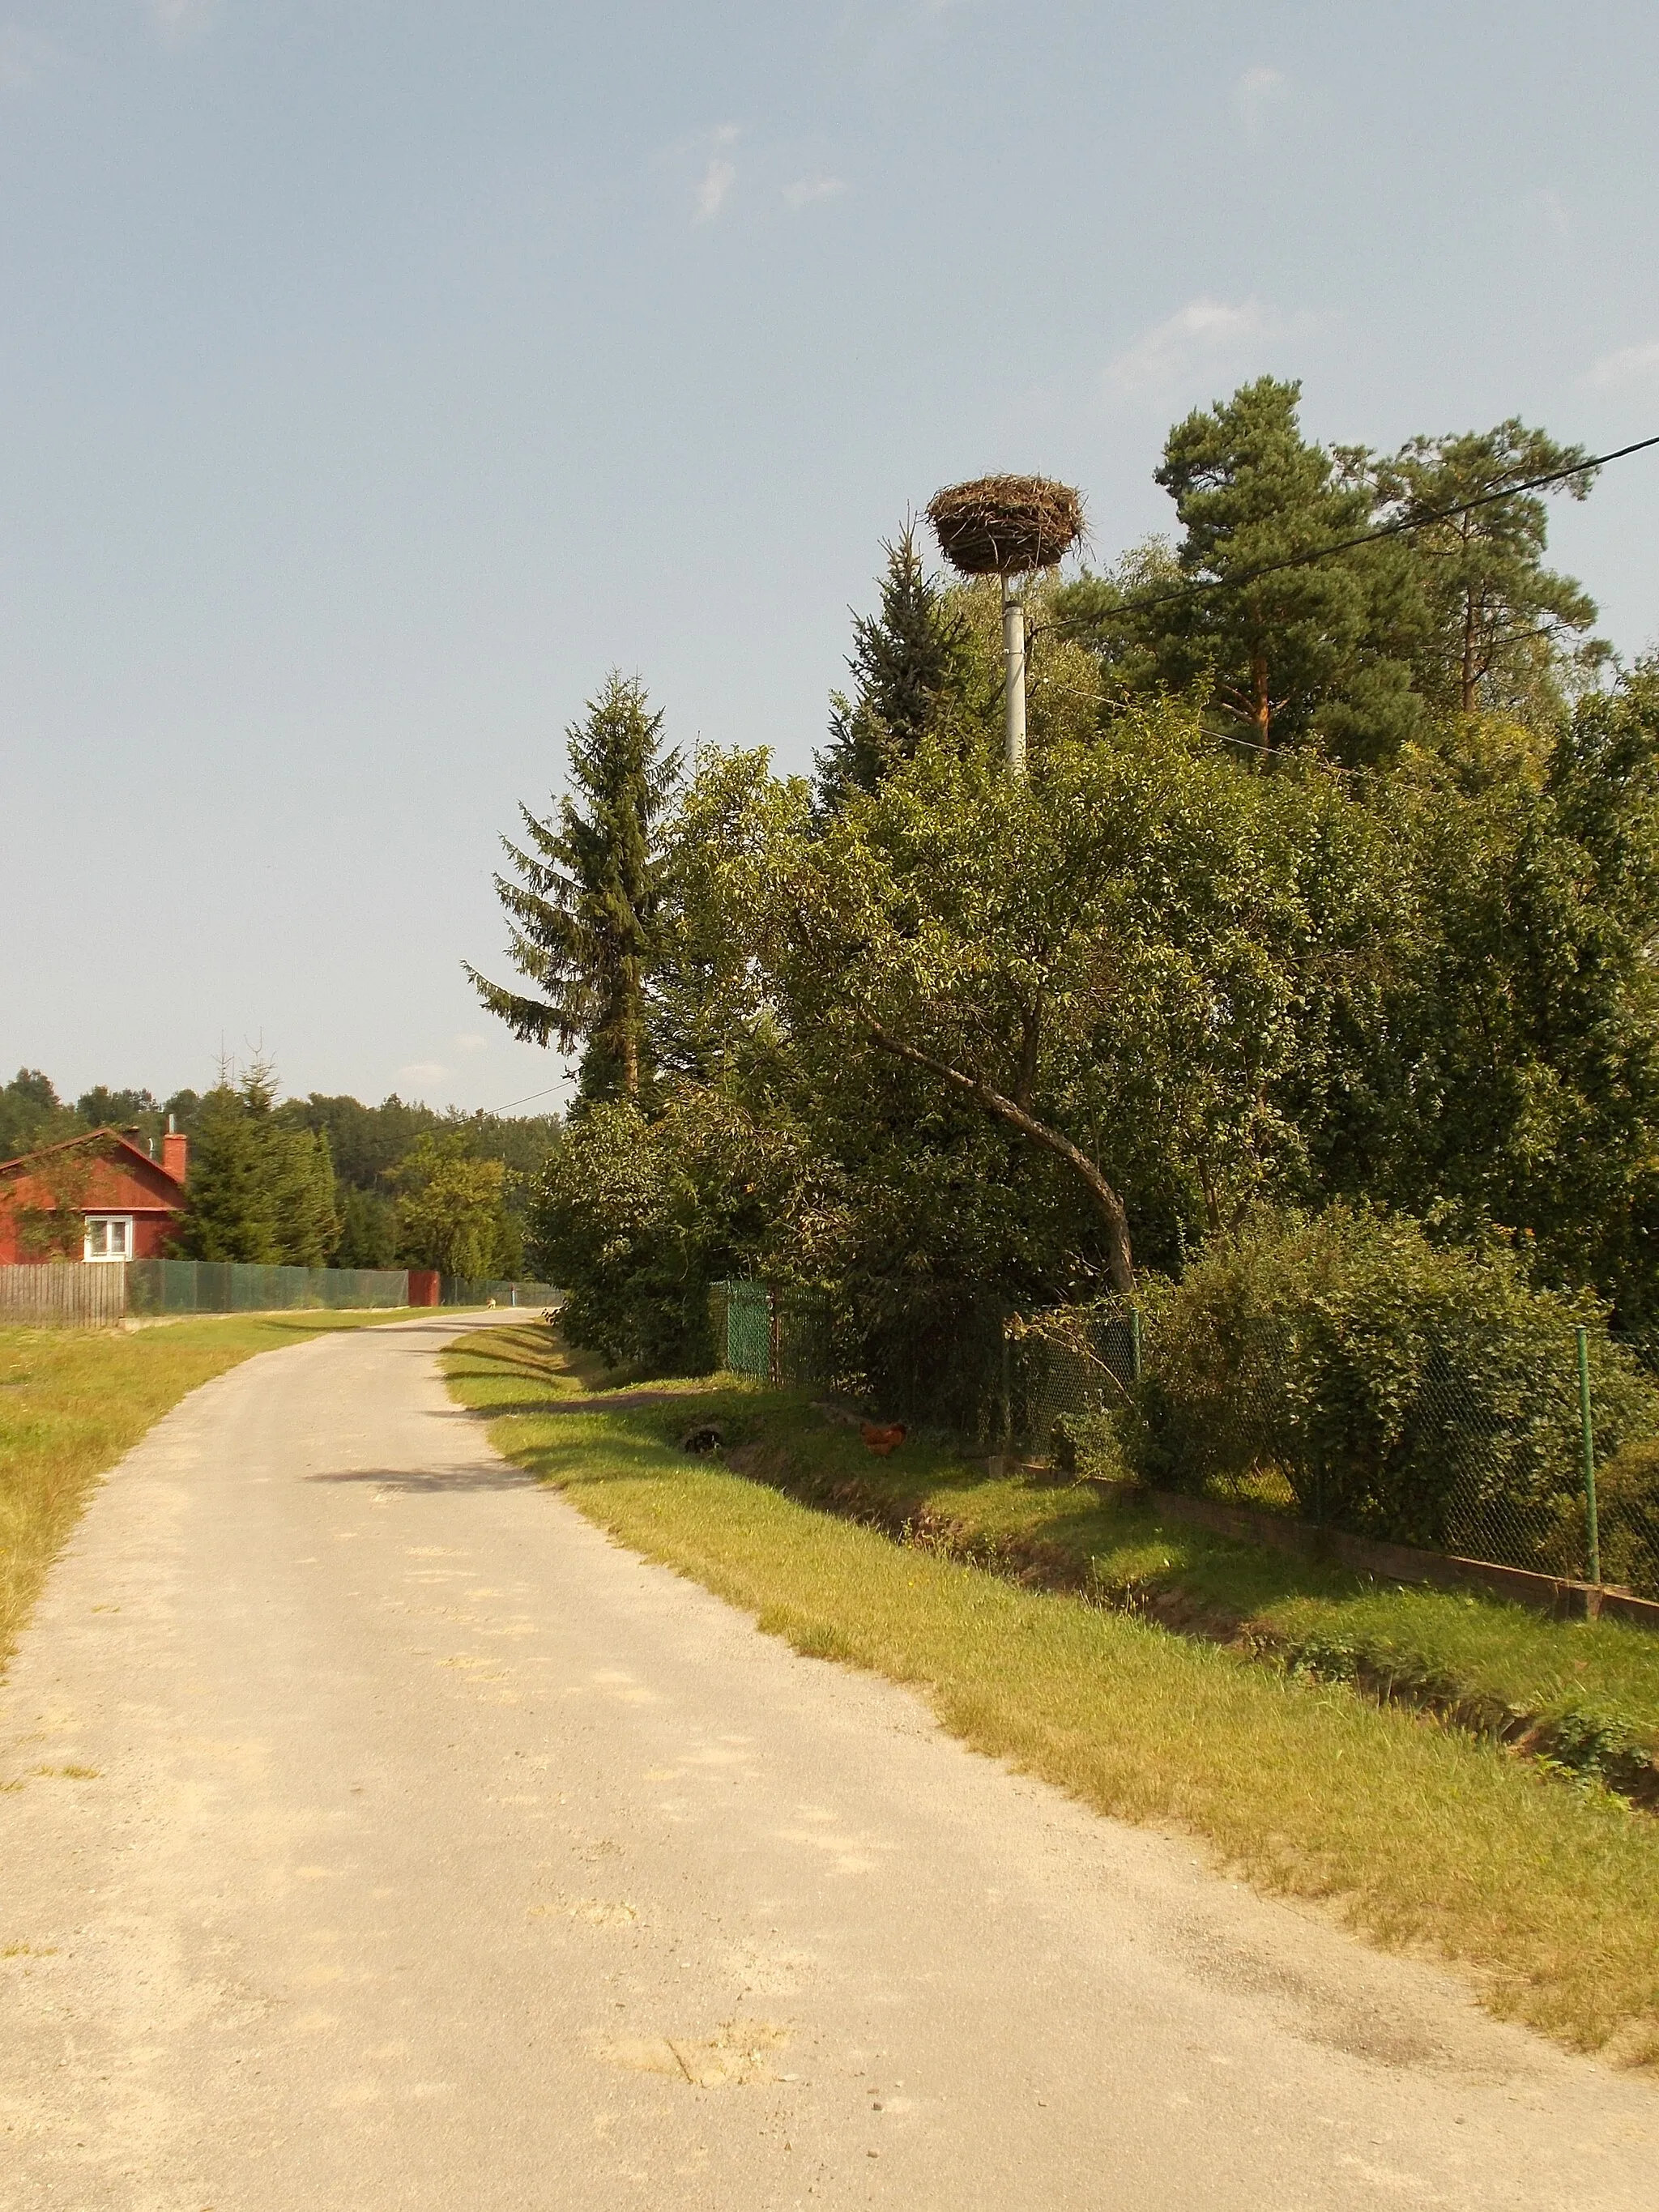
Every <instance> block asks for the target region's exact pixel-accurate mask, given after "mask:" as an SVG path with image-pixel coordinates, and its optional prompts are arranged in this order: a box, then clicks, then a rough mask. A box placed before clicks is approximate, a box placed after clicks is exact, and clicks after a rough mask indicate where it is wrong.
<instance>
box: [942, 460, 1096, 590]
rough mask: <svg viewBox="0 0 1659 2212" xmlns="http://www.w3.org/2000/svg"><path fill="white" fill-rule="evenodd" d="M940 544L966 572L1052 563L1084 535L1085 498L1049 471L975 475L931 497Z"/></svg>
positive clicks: (1001, 572)
mask: <svg viewBox="0 0 1659 2212" xmlns="http://www.w3.org/2000/svg"><path fill="white" fill-rule="evenodd" d="M927 520H929V521H930V522H931V523H932V524H933V534H934V536H935V537H936V538H938V539H939V550H940V551H941V552H942V553H943V554H944V556H945V559H946V560H947V561H948V562H950V563H951V567H952V568H957V569H960V570H961V572H962V574H963V575H964V576H1024V575H1029V574H1030V572H1031V570H1032V569H1034V568H1053V567H1054V565H1055V563H1056V562H1060V561H1063V560H1064V559H1065V557H1066V554H1067V553H1069V552H1070V551H1071V550H1072V548H1073V545H1075V544H1077V541H1078V539H1079V538H1080V537H1081V536H1082V535H1083V501H1081V500H1080V499H1079V497H1078V495H1077V494H1076V493H1075V492H1074V491H1073V489H1072V487H1071V486H1070V484H1063V483H1054V480H1053V478H1052V477H975V479H974V481H973V482H972V483H959V484H947V485H946V486H945V489H944V490H943V491H941V492H935V494H934V495H933V498H932V499H931V500H930V501H928V503H927Z"/></svg>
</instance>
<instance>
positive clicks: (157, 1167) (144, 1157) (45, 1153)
mask: <svg viewBox="0 0 1659 2212" xmlns="http://www.w3.org/2000/svg"><path fill="white" fill-rule="evenodd" d="M111 1139H113V1141H114V1143H115V1144H116V1145H117V1146H118V1147H119V1149H120V1150H121V1151H122V1152H125V1153H127V1154H128V1155H129V1156H130V1157H131V1159H132V1160H133V1162H134V1163H135V1164H137V1166H139V1167H143V1168H148V1169H149V1170H150V1171H151V1172H152V1173H153V1174H155V1175H158V1176H165V1177H166V1179H167V1182H169V1183H171V1184H172V1185H173V1188H175V1189H177V1190H179V1191H182V1190H183V1189H184V1185H183V1183H181V1182H179V1178H178V1176H175V1175H172V1174H169V1173H168V1170H167V1169H166V1168H164V1167H163V1166H162V1165H161V1162H160V1160H153V1159H151V1158H150V1156H149V1153H148V1152H146V1151H145V1150H144V1148H143V1146H142V1145H135V1144H134V1143H133V1141H132V1139H131V1137H127V1136H123V1134H122V1133H121V1132H120V1130H119V1129H88V1131H87V1132H86V1133H85V1134H84V1135H83V1136H79V1137H64V1138H63V1139H60V1140H59V1142H58V1143H57V1144H55V1145H42V1146H40V1148H39V1150H38V1151H35V1152H19V1153H18V1154H17V1156H16V1157H15V1158H14V1159H9V1160H0V1176H4V1175H10V1174H11V1173H12V1172H13V1171H14V1170H15V1169H18V1168H24V1169H27V1168H29V1167H32V1166H33V1164H34V1162H35V1161H36V1160H48V1159H51V1158H52V1156H53V1154H54V1153H57V1152H74V1151H75V1150H76V1148H77V1146H82V1145H95V1144H105V1143H106V1142H108V1141H109V1140H111Z"/></svg>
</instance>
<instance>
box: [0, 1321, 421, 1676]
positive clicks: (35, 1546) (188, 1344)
mask: <svg viewBox="0 0 1659 2212" xmlns="http://www.w3.org/2000/svg"><path fill="white" fill-rule="evenodd" d="M421 1310H422V1311H424V1310H427V1309H421ZM412 1311H413V1310H411V1313H396V1312H392V1313H379V1312H377V1313H364V1314H357V1313H308V1312H307V1313H290V1314H231V1315H225V1316H213V1317H211V1318H204V1319H202V1320H199V1321H184V1322H177V1323H173V1324H170V1325H169V1326H168V1327H167V1328H144V1329H139V1330H136V1331H134V1332H133V1333H132V1334H126V1333H125V1332H124V1331H118V1330H103V1329H52V1328H0V1668H3V1666H4V1663H5V1661H6V1660H7V1658H8V1657H9V1656H10V1653H11V1650H12V1649H13V1646H14V1645H15V1643H16V1640H17V1637H18V1634H19V1632H21V1628H22V1626H23V1624H24V1622H25V1621H26V1620H27V1618H28V1615H29V1612H30V1609H31V1607H33V1603H34V1601H35V1598H36V1596H37V1595H38V1594H39V1591H40V1584H41V1583H42V1582H43V1581H44V1580H45V1578H46V1570H47V1568H48V1567H49V1566H50V1565H52V1561H53V1559H56V1557H57V1556H58V1552H59V1551H60V1550H61V1549H62V1547H63V1545H64V1541H65V1539H66V1538H67V1537H68V1535H69V1533H70V1529H71V1528H73V1527H74V1526H75V1523H76V1520H77V1519H78V1518H79V1517H80V1513H81V1509H82V1506H83V1505H84V1504H86V1501H87V1498H88V1494H89V1492H91V1490H92V1487H93V1485H94V1483H95V1482H96V1480H97V1479H98V1477H99V1476H100V1474H103V1473H104V1472H105V1470H106V1468H112V1467H113V1466H114V1464H115V1462H116V1461H117V1460H118V1459H119V1458H120V1456H121V1455H122V1453H123V1452H125V1451H126V1450H128V1449H131V1446H132V1445H134V1444H136V1443H137V1441H138V1439H139V1437H142V1436H143V1433H144V1431H145V1430H146V1429H148V1428H150V1427H152V1426H153V1425H154V1424H155V1422H157V1421H159V1420H160V1419H161V1416H162V1414H163V1413H168V1412H170V1411H171V1410H172V1408H173V1407H174V1406H176V1405H177V1404H178V1402H179V1400H180V1399H181V1398H182V1397H184V1396H185V1395H186V1393H187V1392H189V1391H191V1390H194V1389H196V1388H197V1385H198V1384H199V1383H207V1382H210V1381H211V1380H212V1378H213V1377H214V1376H216V1375H222V1374H223V1373H224V1371H225V1370H226V1369H227V1368H228V1367H234V1366H236V1365H237V1364H239V1363H240V1361H242V1360H244V1359H251V1358H252V1357H253V1355H254V1353H255V1352H271V1351H275V1350H276V1349H277V1348H278V1347H279V1346H282V1345H285V1344H296V1343H298V1342H299V1341H300V1340H301V1339H302V1338H305V1337H308V1336H315V1335H318V1334H320V1333H322V1332H324V1331H325V1330H329V1329H336V1328H374V1327H377V1326H381V1325H384V1324H385V1323H386V1322H388V1321H398V1320H407V1319H409V1318H410V1317H411V1314H412Z"/></svg>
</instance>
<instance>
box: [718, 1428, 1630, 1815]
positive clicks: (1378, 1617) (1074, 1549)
mask: <svg viewBox="0 0 1659 2212" xmlns="http://www.w3.org/2000/svg"><path fill="white" fill-rule="evenodd" d="M732 1442H733V1443H734V1445H735V1446H736V1450H735V1453H734V1455H732V1456H733V1457H734V1459H735V1462H736V1463H737V1464H738V1466H739V1467H740V1468H743V1469H744V1470H746V1471H750V1472H754V1473H757V1474H762V1475H763V1476H764V1477H766V1478H767V1479H769V1480H775V1481H777V1482H779V1483H780V1484H781V1486H783V1487H785V1488H787V1490H788V1491H789V1492H790V1493H791V1494H792V1495H793V1496H796V1497H799V1498H804V1499H805V1500H806V1501H807V1502H808V1503H810V1504H824V1505H828V1506H829V1507H830V1508H831V1509H832V1510H836V1511H840V1512H843V1513H847V1514H849V1515H851V1516H854V1517H855V1518H860V1519H864V1520H868V1521H870V1522H872V1523H873V1524H874V1525H875V1526H877V1527H878V1528H884V1529H885V1530H887V1531H888V1532H889V1533H890V1534H901V1533H902V1534H904V1535H905V1536H906V1537H907V1538H908V1540H909V1541H912V1542H919V1543H921V1544H924V1545H926V1546H928V1547H932V1548H934V1549H937V1550H940V1551H944V1552H947V1553H951V1555H952V1556H954V1557H957V1558H960V1559H967V1560H969V1561H970V1562H971V1563H974V1564H976V1565H983V1566H989V1567H991V1568H993V1569H994V1570H996V1571H1000V1572H1002V1573H1005V1574H1012V1575H1013V1576H1015V1577H1018V1578H1020V1579H1023V1580H1025V1581H1026V1582H1028V1583H1037V1584H1042V1585H1043V1586H1046V1587H1048V1588H1051V1589H1070V1590H1074V1591H1077V1592H1079V1593H1080V1594H1082V1595H1087V1596H1089V1597H1091V1599H1093V1600H1094V1601H1096V1602H1097V1603H1100V1604H1104V1605H1108V1606H1110V1607H1113V1608H1114V1609H1115V1610H1117V1611H1120V1612H1127V1613H1139V1614H1140V1615H1142V1616H1143V1617H1145V1618H1146V1619H1149V1620H1156V1621H1158V1622H1159V1623H1160V1624H1161V1625H1162V1626H1165V1627H1169V1628H1174V1629H1178V1630H1181V1631H1182V1632H1186V1633H1188V1634H1197V1635H1200V1636H1203V1637H1205V1638H1208V1639H1210V1640H1212V1641H1217V1642H1222V1643H1228V1644H1233V1645H1234V1646H1235V1647H1236V1648H1237V1649H1238V1650H1241V1651H1243V1652H1244V1653H1246V1654H1247V1655H1249V1656H1251V1657H1254V1658H1255V1659H1258V1660H1261V1661H1265V1662H1268V1663H1269V1664H1272V1665H1274V1666H1279V1667H1282V1668H1288V1669H1290V1670H1291V1671H1294V1672H1296V1673H1298V1674H1304V1675H1316V1676H1318V1677H1319V1678H1321V1679H1322V1680H1327V1681H1340V1682H1346V1683H1348V1684H1350V1685H1351V1686H1355V1687H1358V1688H1359V1689H1362V1690H1364V1691H1366V1692H1370V1693H1372V1694H1374V1695H1376V1696H1378V1697H1381V1698H1383V1699H1385V1700H1388V1701H1391V1702H1398V1703H1401V1704H1407V1705H1416V1706H1419V1707H1422V1708H1425V1709H1426V1710H1428V1711H1432V1712H1435V1713H1437V1714H1438V1715H1439V1716H1440V1717H1443V1718H1444V1719H1447V1720H1449V1721H1452V1722H1454V1723H1456V1724H1457V1725H1459V1726H1461V1727H1464V1728H1468V1729H1472V1730H1474V1732H1475V1733H1477V1734H1479V1735H1487V1736H1491V1737H1492V1738H1494V1739H1496V1740H1497V1741H1499V1742H1502V1743H1504V1744H1507V1745H1508V1746H1510V1747H1511V1748H1513V1749H1515V1750H1517V1751H1519V1752H1521V1753H1523V1754H1525V1755H1527V1756H1529V1757H1532V1758H1534V1759H1539V1760H1540V1761H1541V1762H1542V1763H1543V1764H1545V1765H1547V1766H1548V1767H1550V1768H1552V1769H1553V1770H1554V1771H1557V1772H1559V1774H1561V1775H1562V1776H1563V1777H1565V1778H1568V1779H1573V1778H1578V1779H1583V1780H1589V1781H1592V1782H1596V1783H1601V1784H1604V1785H1606V1786H1607V1787H1608V1788H1612V1789H1616V1790H1620V1791H1621V1792H1622V1793H1623V1794H1624V1795H1626V1796H1630V1797H1632V1799H1633V1800H1634V1801H1635V1802H1638V1803H1639V1804H1642V1805H1644V1806H1645V1807H1646V1808H1649V1809H1650V1810H1653V1809H1659V1637H1655V1636H1654V1635H1652V1634H1651V1633H1650V1632H1648V1631H1646V1630H1644V1629H1641V1628H1638V1627H1634V1626H1631V1625H1630V1624H1628V1623H1626V1622H1624V1621H1620V1620H1611V1619H1609V1620H1597V1621H1585V1620H1578V1621H1566V1620H1563V1621H1556V1620H1548V1619H1547V1618H1545V1617H1544V1616H1542V1615H1541V1614H1539V1613H1534V1612H1531V1611H1530V1610H1528V1608H1527V1607H1522V1606H1518V1605H1510V1604H1506V1603H1504V1602H1502V1601H1498V1600H1496V1599H1493V1598H1491V1597H1488V1596H1486V1595H1477V1594H1475V1593H1473V1592H1455V1591H1449V1590H1441V1589H1430V1588H1425V1587H1422V1586H1416V1587H1411V1586H1407V1587H1402V1586H1401V1585H1400V1584H1398V1583H1388V1582H1383V1581H1378V1580H1377V1579H1376V1578H1375V1577H1369V1576H1364V1575H1359V1574H1355V1573H1352V1572H1351V1571H1347V1570H1346V1569H1343V1568H1340V1567H1327V1566H1322V1565H1316V1564H1314V1563H1312V1562H1308V1561H1303V1560H1297V1559H1291V1558H1287V1557H1286V1556H1285V1555H1284V1554H1283V1553H1278V1552H1273V1551H1270V1550H1268V1549H1267V1548H1266V1547H1262V1546H1258V1545H1252V1544H1244V1543H1237V1542H1234V1541H1229V1540H1228V1539H1227V1538H1226V1537H1224V1536H1218V1535H1214V1534H1211V1533H1209V1532H1208V1531H1206V1530H1204V1529H1200V1528H1194V1527H1193V1526H1192V1525H1191V1524H1190V1523H1188V1522H1176V1521H1167V1520H1162V1519H1160V1518H1159V1516H1158V1514H1157V1512H1156V1511H1155V1510H1153V1509H1152V1507H1151V1506H1150V1505H1148V1504H1144V1503H1138V1502H1136V1501H1135V1500H1134V1499H1133V1498H1132V1497H1131V1498H1124V1497H1122V1496H1118V1497H1113V1496H1111V1495H1110V1494H1109V1493H1107V1492H1103V1491H1102V1490H1101V1489H1099V1488H1098V1487H1097V1486H1095V1485H1094V1484H1091V1483H1087V1482H1075V1481H1070V1480H1063V1479H1060V1480H1055V1479H1052V1478H1045V1477H1042V1476H1036V1477H1033V1476H1031V1475H1030V1474H1012V1475H1006V1476H992V1475H989V1474H987V1472H986V1470H985V1468H984V1467H983V1466H982V1465H975V1464H973V1463H971V1462H964V1461H963V1459H962V1457H961V1456H960V1455H959V1454H957V1453H956V1452H954V1451H952V1450H951V1449H948V1448H945V1447H942V1446H939V1445H938V1444H932V1443H927V1441H925V1440H922V1439H917V1440H916V1441H915V1443H908V1442H907V1443H906V1445H905V1446H904V1448H903V1450H902V1453H901V1454H900V1455H898V1456H897V1457H896V1458H894V1459H892V1460H889V1461H886V1462H883V1461H879V1460H873V1459H872V1457H871V1456H870V1455H869V1454H868V1453H867V1452H866V1451H865V1450H864V1449H863V1447H862V1445H861V1444H860V1442H859V1439H858V1437H856V1435H854V1434H853V1433H851V1432H850V1431H849V1430H848V1428H847V1427H846V1426H845V1425H842V1424H839V1423H836V1422H833V1421H832V1422H826V1421H824V1420H823V1419H822V1418H820V1417H818V1416H817V1415H816V1414H814V1413H812V1411H811V1409H810V1408H809V1409H806V1411H805V1418H803V1410H802V1408H801V1407H800V1406H799V1401H796V1402H793V1403H792V1402H790V1401H788V1400H787V1398H786V1397H785V1396H784V1395H782V1394H779V1393H763V1394H760V1395H757V1397H756V1398H755V1399H754V1400H753V1401H752V1402H751V1403H750V1405H749V1406H747V1407H745V1408H744V1412H743V1414H742V1416H741V1417H740V1418H739V1419H738V1421H737V1422H736V1423H735V1425H733V1426H732Z"/></svg>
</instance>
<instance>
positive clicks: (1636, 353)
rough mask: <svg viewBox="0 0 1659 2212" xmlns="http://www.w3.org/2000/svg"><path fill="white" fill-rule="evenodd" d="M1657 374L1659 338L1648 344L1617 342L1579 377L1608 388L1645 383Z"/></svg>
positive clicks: (1605, 389) (1596, 386)
mask: <svg viewBox="0 0 1659 2212" xmlns="http://www.w3.org/2000/svg"><path fill="white" fill-rule="evenodd" d="M1656 376H1659V338H1656V339H1653V340H1651V341H1650V343H1648V344H1646V345H1627V346H1616V347H1615V348H1614V349H1613V352H1611V353H1604V354H1603V355H1602V356H1601V360H1600V361H1598V362H1594V363H1593V364H1592V365H1591V367H1590V368H1588V369H1586V370H1585V372H1584V374H1583V376H1582V377H1581V378H1580V379H1579V381H1580V382H1581V383H1583V384H1588V385H1589V386H1591V387H1592V388H1593V389H1594V390H1595V391H1598V392H1606V391H1608V390H1609V389H1611V387H1612V386H1614V385H1616V384H1643V383H1645V382H1647V380H1649V379H1650V378H1651V377H1656Z"/></svg>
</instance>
